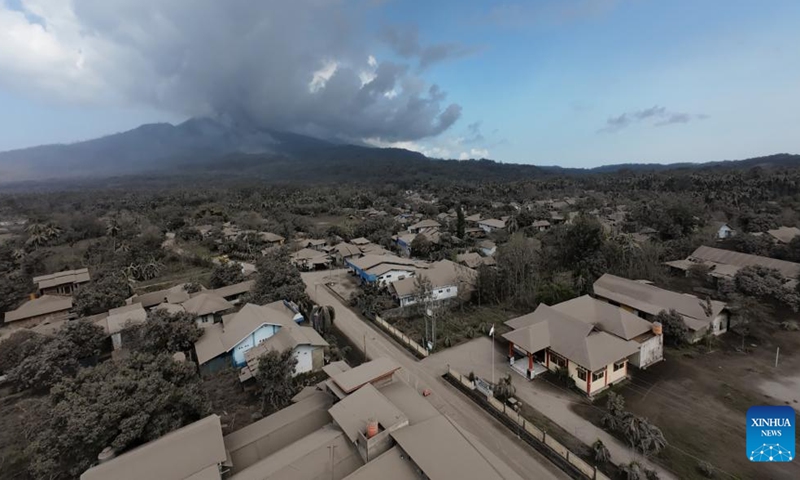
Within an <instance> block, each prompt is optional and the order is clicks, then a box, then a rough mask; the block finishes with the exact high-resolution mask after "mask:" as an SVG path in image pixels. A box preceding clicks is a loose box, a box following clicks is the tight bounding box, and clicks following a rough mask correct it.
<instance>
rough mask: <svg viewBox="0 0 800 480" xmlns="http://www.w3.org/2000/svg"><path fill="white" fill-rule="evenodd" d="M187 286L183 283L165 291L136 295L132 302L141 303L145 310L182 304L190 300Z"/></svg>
mask: <svg viewBox="0 0 800 480" xmlns="http://www.w3.org/2000/svg"><path fill="white" fill-rule="evenodd" d="M185 285H186V284H185V283H181V284H179V285H175V286H174V287H170V288H166V289H164V290H158V291H155V292H150V293H143V294H141V295H134V296H133V297H131V298H130V302H131V303H141V304H142V306H143V307H144V308H150V307H154V306H156V305H158V304H160V303H182V302H185V301H186V300H189V294H188V293H186V289H185V288H184V287H185Z"/></svg>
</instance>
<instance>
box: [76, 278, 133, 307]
mask: <svg viewBox="0 0 800 480" xmlns="http://www.w3.org/2000/svg"><path fill="white" fill-rule="evenodd" d="M130 294H131V287H130V284H128V281H127V280H126V279H125V277H124V276H123V275H121V274H119V273H115V272H97V273H95V277H94V278H93V279H92V280H91V281H90V282H89V283H87V284H84V285H82V286H80V287H79V288H78V291H77V292H76V293H75V311H76V312H78V315H84V316H87V315H96V314H98V313H103V312H107V311H108V310H110V309H112V308H117V307H121V306H122V305H125V299H126V298H128V297H129V296H130Z"/></svg>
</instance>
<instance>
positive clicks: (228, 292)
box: [209, 280, 256, 298]
mask: <svg viewBox="0 0 800 480" xmlns="http://www.w3.org/2000/svg"><path fill="white" fill-rule="evenodd" d="M255 283H256V281H255V280H248V281H246V282H241V283H235V284H233V285H228V286H227V287H222V288H217V289H214V290H209V292H211V293H214V294H216V295H219V296H220V297H222V298H228V297H233V296H235V295H241V294H243V293H247V292H249V291H250V289H252V288H253V285H254V284H255Z"/></svg>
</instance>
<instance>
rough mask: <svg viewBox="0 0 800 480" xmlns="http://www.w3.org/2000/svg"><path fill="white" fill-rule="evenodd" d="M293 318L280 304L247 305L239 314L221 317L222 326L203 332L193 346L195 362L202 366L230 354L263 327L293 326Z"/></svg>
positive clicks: (205, 328)
mask: <svg viewBox="0 0 800 480" xmlns="http://www.w3.org/2000/svg"><path fill="white" fill-rule="evenodd" d="M294 316H295V313H294V312H293V311H292V310H291V309H289V308H288V307H287V306H286V305H284V303H283V302H282V301H277V302H273V303H270V304H269V305H264V306H260V305H255V304H252V303H248V304H247V305H245V306H244V307H242V309H241V310H239V311H238V312H236V313H232V314H230V315H226V316H224V317H223V318H222V323H215V324H212V325H208V326H205V327H204V328H203V336H201V337H200V338H199V339H198V340H197V341H196V342H195V344H194V349H195V352H196V353H197V362H198V364H199V365H202V364H204V363H206V362H208V361H209V360H211V359H213V358H215V357H217V356H219V355H221V354H223V353H225V352H228V351H230V350H231V349H232V348H233V347H235V346H236V345H237V344H238V343H239V342H241V341H242V339H243V338H244V337H246V336H248V335H250V334H251V333H253V332H254V331H256V330H258V328H259V327H261V326H262V325H278V326H281V327H283V326H285V325H294Z"/></svg>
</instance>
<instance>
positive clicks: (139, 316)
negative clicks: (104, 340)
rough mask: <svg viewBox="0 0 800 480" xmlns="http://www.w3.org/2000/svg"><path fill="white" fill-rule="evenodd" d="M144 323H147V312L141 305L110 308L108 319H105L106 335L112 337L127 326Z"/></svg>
mask: <svg viewBox="0 0 800 480" xmlns="http://www.w3.org/2000/svg"><path fill="white" fill-rule="evenodd" d="M145 321H147V312H146V311H145V310H144V307H142V304H141V303H134V304H132V305H125V306H123V307H119V308H112V309H111V310H109V311H108V317H107V318H106V323H107V324H108V334H109V335H113V334H115V333H118V332H121V331H122V330H124V329H125V327H127V326H128V325H129V324H130V325H138V324H140V323H144V322H145Z"/></svg>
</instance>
